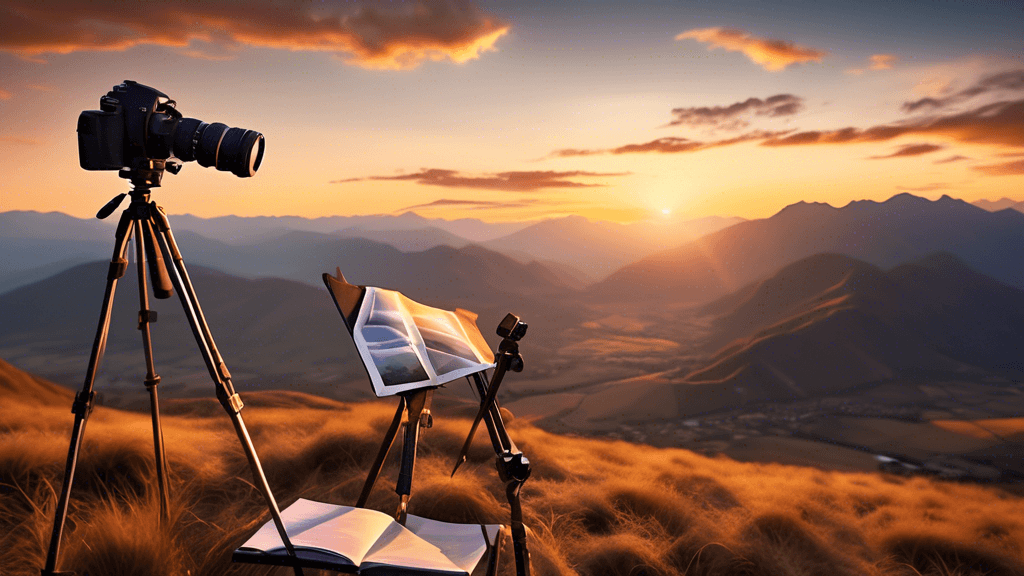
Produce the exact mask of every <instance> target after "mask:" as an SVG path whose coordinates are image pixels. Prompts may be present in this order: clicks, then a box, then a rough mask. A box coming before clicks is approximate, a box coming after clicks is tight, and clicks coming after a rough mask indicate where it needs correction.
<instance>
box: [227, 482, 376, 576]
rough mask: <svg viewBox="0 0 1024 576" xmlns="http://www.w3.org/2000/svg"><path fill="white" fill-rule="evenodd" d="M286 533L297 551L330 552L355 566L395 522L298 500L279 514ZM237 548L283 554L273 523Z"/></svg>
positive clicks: (347, 508) (367, 512) (371, 513)
mask: <svg viewBox="0 0 1024 576" xmlns="http://www.w3.org/2000/svg"><path fill="white" fill-rule="evenodd" d="M281 519H282V520H283V521H284V526H285V532H287V533H288V538H289V539H290V540H291V541H292V545H293V546H295V547H296V548H300V547H305V548H314V549H317V550H321V551H326V552H331V553H333V554H337V555H339V556H342V557H344V558H345V559H347V560H349V563H351V564H354V565H356V566H358V565H359V564H360V563H361V562H362V561H363V557H364V556H365V555H366V553H367V551H369V550H370V549H371V548H372V547H373V545H374V543H375V542H376V541H377V538H378V537H379V536H380V535H381V534H383V533H384V532H385V530H387V527H388V526H389V525H390V524H393V523H394V520H393V519H392V518H391V517H390V516H388V515H387V514H384V513H383V512H377V511H376V510H367V509H365V508H353V507H351V506H337V505H335V504H325V503H323V502H314V501H312V500H306V499H304V498H300V499H299V500H296V501H295V503H294V504H292V505H291V506H289V507H288V508H286V509H284V510H282V511H281ZM240 548H249V549H253V550H259V551H262V552H267V553H270V554H275V555H281V554H287V552H285V547H284V543H283V542H282V541H281V535H280V534H278V532H277V527H276V526H275V525H274V521H273V519H271V520H270V521H268V522H267V523H266V524H264V525H263V526H262V527H261V528H260V529H259V530H258V531H257V532H256V534H253V536H252V538H249V539H248V540H247V541H246V542H245V544H242V546H240Z"/></svg>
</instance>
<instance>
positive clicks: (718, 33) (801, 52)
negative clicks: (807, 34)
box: [676, 28, 826, 72]
mask: <svg viewBox="0 0 1024 576" xmlns="http://www.w3.org/2000/svg"><path fill="white" fill-rule="evenodd" d="M676 40H696V41H698V42H703V43H705V44H707V45H708V46H709V49H714V48H723V49H725V50H728V51H730V52H742V53H743V54H745V55H746V56H747V58H750V59H751V60H753V61H754V62H756V63H758V64H760V65H761V66H762V67H763V68H764V69H765V70H768V71H771V72H778V71H780V70H785V69H786V67H787V66H789V65H791V64H797V63H800V62H820V61H821V59H822V58H823V57H824V56H825V54H826V53H825V52H824V51H822V50H817V49H814V48H808V47H806V46H799V45H797V44H794V43H793V42H789V41H786V40H773V39H770V38H757V37H755V36H752V35H751V34H750V33H749V32H745V31H743V30H736V29H734V28H699V29H693V30H687V31H686V32H681V33H679V34H678V35H676Z"/></svg>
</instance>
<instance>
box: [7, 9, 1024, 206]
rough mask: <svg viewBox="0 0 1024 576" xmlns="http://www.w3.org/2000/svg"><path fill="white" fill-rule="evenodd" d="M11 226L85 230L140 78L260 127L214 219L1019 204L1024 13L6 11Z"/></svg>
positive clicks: (204, 202) (108, 193)
mask: <svg viewBox="0 0 1024 576" xmlns="http://www.w3.org/2000/svg"><path fill="white" fill-rule="evenodd" d="M0 29H3V30H4V32H3V34H2V35H0V119H2V121H0V211H7V210H37V211H61V212H65V213H68V214H71V215H74V216H78V217H91V216H92V215H93V214H95V212H96V210H97V209H98V208H99V207H101V206H102V205H103V204H105V203H106V202H107V200H108V199H109V198H111V197H112V196H114V195H116V194H118V193H121V192H126V191H127V190H128V188H129V186H128V183H127V181H125V180H122V179H120V178H118V176H117V174H116V172H115V171H85V170H83V169H81V168H80V166H79V164H78V151H77V136H76V134H75V128H76V126H77V118H78V115H79V114H80V113H81V112H82V111H83V110H96V109H98V108H99V99H100V97H101V96H103V95H104V94H106V93H107V92H108V91H109V90H111V88H112V87H113V86H114V85H116V84H119V83H120V82H122V81H123V80H126V79H132V80H136V81H138V82H140V83H142V84H145V85H148V86H152V87H154V88H156V89H158V90H160V91H162V92H164V93H166V94H168V95H169V96H170V97H171V98H172V99H174V100H175V101H176V102H177V107H178V110H179V111H181V112H182V113H183V114H184V116H186V117H193V118H198V119H200V120H203V121H206V122H223V123H225V124H227V125H229V126H238V127H242V128H248V129H253V130H258V131H260V132H261V133H263V134H264V135H265V137H266V156H265V159H264V162H263V165H262V166H261V168H260V170H259V172H258V173H257V174H256V175H255V176H254V177H252V178H237V177H235V176H234V175H232V174H230V173H228V172H220V171H217V170H215V169H213V168H204V167H202V166H199V165H198V164H197V163H195V162H189V163H186V165H185V167H184V169H183V170H182V171H181V173H180V174H177V175H171V174H167V175H166V176H165V177H164V181H163V187H161V188H159V189H156V190H155V191H154V193H153V194H154V198H155V199H156V200H157V201H158V203H160V204H161V205H163V206H164V207H165V208H166V209H167V211H168V212H169V213H171V214H182V213H191V214H195V215H198V216H202V217H214V216H222V215H228V214H234V215H240V216H256V215H298V216H305V217H320V216H330V215H357V214H398V213H402V212H405V211H408V210H413V211H415V212H417V213H420V214H422V215H424V216H428V217H441V218H447V219H454V218H462V217H472V218H479V219H482V220H486V221H504V220H523V219H537V218H548V217H558V216H564V215H569V214H577V215H582V216H585V217H588V218H591V219H601V220H612V221H622V222H629V221H635V220H639V219H644V218H650V217H661V216H666V215H671V216H672V217H680V218H699V217H703V216H710V215H721V216H740V217H745V218H761V217H767V216H770V215H771V214H773V213H775V212H777V211H778V210H780V209H781V208H783V207H784V206H786V205H788V204H791V203H793V202H797V201H808V202H827V203H829V204H832V205H834V206H842V205H845V204H846V203H848V202H850V201H852V200H861V199H873V200H884V199H886V198H889V197H891V196H892V195H894V194H898V193H900V192H909V193H912V194H916V195H919V196H924V197H928V198H938V197H940V196H942V195H944V194H948V195H950V196H953V197H955V198H962V199H964V200H967V201H975V200H979V199H991V200H996V199H999V198H1002V197H1009V198H1011V199H1014V200H1018V201H1019V200H1024V188H1022V185H1024V34H1021V30H1024V3H1020V2H1002V1H984V0H982V1H979V0H974V1H965V2H959V1H939V0H936V1H932V2H916V1H915V2H911V1H904V2H888V1H885V2H869V1H855V0H846V1H843V2H828V1H816V2H761V1H729V0H720V1H715V2H705V1H688V2H678V1H677V2H602V1H586V2H583V1H581V2H567V3H562V2H559V3H554V2H532V1H515V2H513V1H506V0H502V1H479V2H468V1H446V0H440V1H434V0H409V1H384V0H379V1H363V2H353V1H336V2H329V1H320V2H316V1H314V2H301V1H297V0H247V1H240V0H207V1H205V2H202V3H195V2H189V3H179V2H173V1H163V2H154V1H150V0H146V1H143V2H130V3H129V2H73V1H68V0H55V1H43V2H40V1H38V0H35V1H33V0H5V2H4V3H3V4H0Z"/></svg>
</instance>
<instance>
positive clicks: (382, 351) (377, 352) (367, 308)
mask: <svg viewBox="0 0 1024 576" xmlns="http://www.w3.org/2000/svg"><path fill="white" fill-rule="evenodd" d="M399 296H400V295H399V294H398V292H394V291H392V290H383V289H380V288H374V287H367V288H366V294H365V295H364V296H363V303H362V307H361V308H360V311H359V316H358V317H357V319H356V324H355V326H354V327H353V330H352V339H353V340H354V341H355V343H356V349H357V350H358V351H359V355H360V357H361V360H362V361H363V364H364V365H365V366H366V368H367V372H368V373H369V374H370V380H371V382H372V383H373V388H374V391H375V392H376V393H377V396H388V395H391V394H397V393H399V392H403V391H405V390H415V389H417V388H424V387H427V386H432V385H435V382H434V380H435V379H434V378H432V377H431V375H430V374H429V373H428V372H427V368H425V367H424V362H423V359H422V358H421V357H422V352H421V351H420V349H419V348H420V347H421V346H422V344H421V342H420V336H419V334H418V333H417V332H416V326H415V324H412V321H411V319H410V318H409V317H408V312H406V311H405V310H404V307H403V306H402V303H401V301H400V299H399Z"/></svg>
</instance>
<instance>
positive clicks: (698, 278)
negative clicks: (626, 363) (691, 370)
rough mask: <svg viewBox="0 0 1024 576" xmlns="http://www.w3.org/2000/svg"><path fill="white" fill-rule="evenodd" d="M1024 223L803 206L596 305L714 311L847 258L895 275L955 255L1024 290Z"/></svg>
mask: <svg viewBox="0 0 1024 576" xmlns="http://www.w3.org/2000/svg"><path fill="white" fill-rule="evenodd" d="M1021 245H1024V214H1021V213H1019V212H1015V211H1012V210H1003V211H1001V212H987V211H985V210H983V209H982V208H979V207H977V206H973V205H971V204H968V203H966V202H963V201H962V200H955V199H953V198H950V197H948V196H943V197H942V198H941V199H939V200H935V201H929V200H927V199H924V198H919V197H916V196H912V195H910V194H899V195H897V196H894V197H892V198H890V199H889V200H887V201H885V202H873V201H870V200H863V201H857V202H851V203H850V204H848V205H846V206H844V207H842V208H834V207H832V206H829V205H827V204H817V203H815V204H808V203H806V202H799V203H797V204H793V205H790V206H787V207H786V208H784V209H783V210H781V211H780V212H779V213H777V214H775V215H774V216H772V217H770V218H765V219H763V220H752V221H748V222H742V223H739V224H736V225H735V226H731V227H729V228H726V229H724V230H720V231H718V232H715V233H713V234H709V235H707V236H704V237H702V238H700V239H698V240H696V241H694V242H690V243H688V244H685V245H683V246H681V247H679V248H675V249H672V250H668V251H665V252H660V253H658V254H654V255H652V256H648V257H647V258H644V259H643V260H640V261H639V262H636V263H634V264H631V265H629V266H625V267H623V268H622V269H621V270H619V271H617V272H615V273H614V274H612V275H611V276H609V277H608V278H607V279H606V280H605V281H603V282H601V283H598V284H596V285H594V286H593V287H591V290H590V291H591V293H592V294H593V296H594V297H600V298H626V297H629V298H634V299H635V298H637V297H639V296H643V297H645V298H649V299H650V298H654V299H657V300H659V301H669V302H672V301H677V302H705V303H706V302H709V301H711V300H713V299H715V298H718V297H720V296H722V295H724V294H727V293H729V292H731V291H734V290H737V289H739V288H741V287H742V286H744V285H745V284H747V283H749V282H751V281H755V280H758V279H761V278H763V277H765V276H768V275H770V274H772V273H773V272H775V271H776V270H777V269H779V268H781V267H782V266H785V265H787V264H790V263H792V262H795V261H797V260H800V259H801V258H805V257H807V256H811V255H813V254H818V253H823V252H830V253H838V254H845V255H848V256H851V257H854V258H857V259H859V260H864V261H865V262H869V263H871V264H874V265H876V266H883V267H891V266H894V265H897V264H900V263H903V262H907V261H910V260H913V259H915V258H921V257H923V256H925V255H927V254H930V253H932V252H938V251H947V252H950V253H951V254H954V255H956V256H957V257H959V258H961V259H962V260H964V261H965V262H966V263H967V264H968V265H970V266H971V267H972V268H974V269H976V270H978V271H980V272H982V273H984V274H987V275H989V276H992V277H993V278H995V279H997V280H999V281H1002V282H1005V283H1007V284H1011V285H1015V286H1018V287H1024V259H1021V258H1020V257H1019V254H1016V253H1014V252H1013V251H1012V250H1008V249H1007V247H1009V246H1021Z"/></svg>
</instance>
